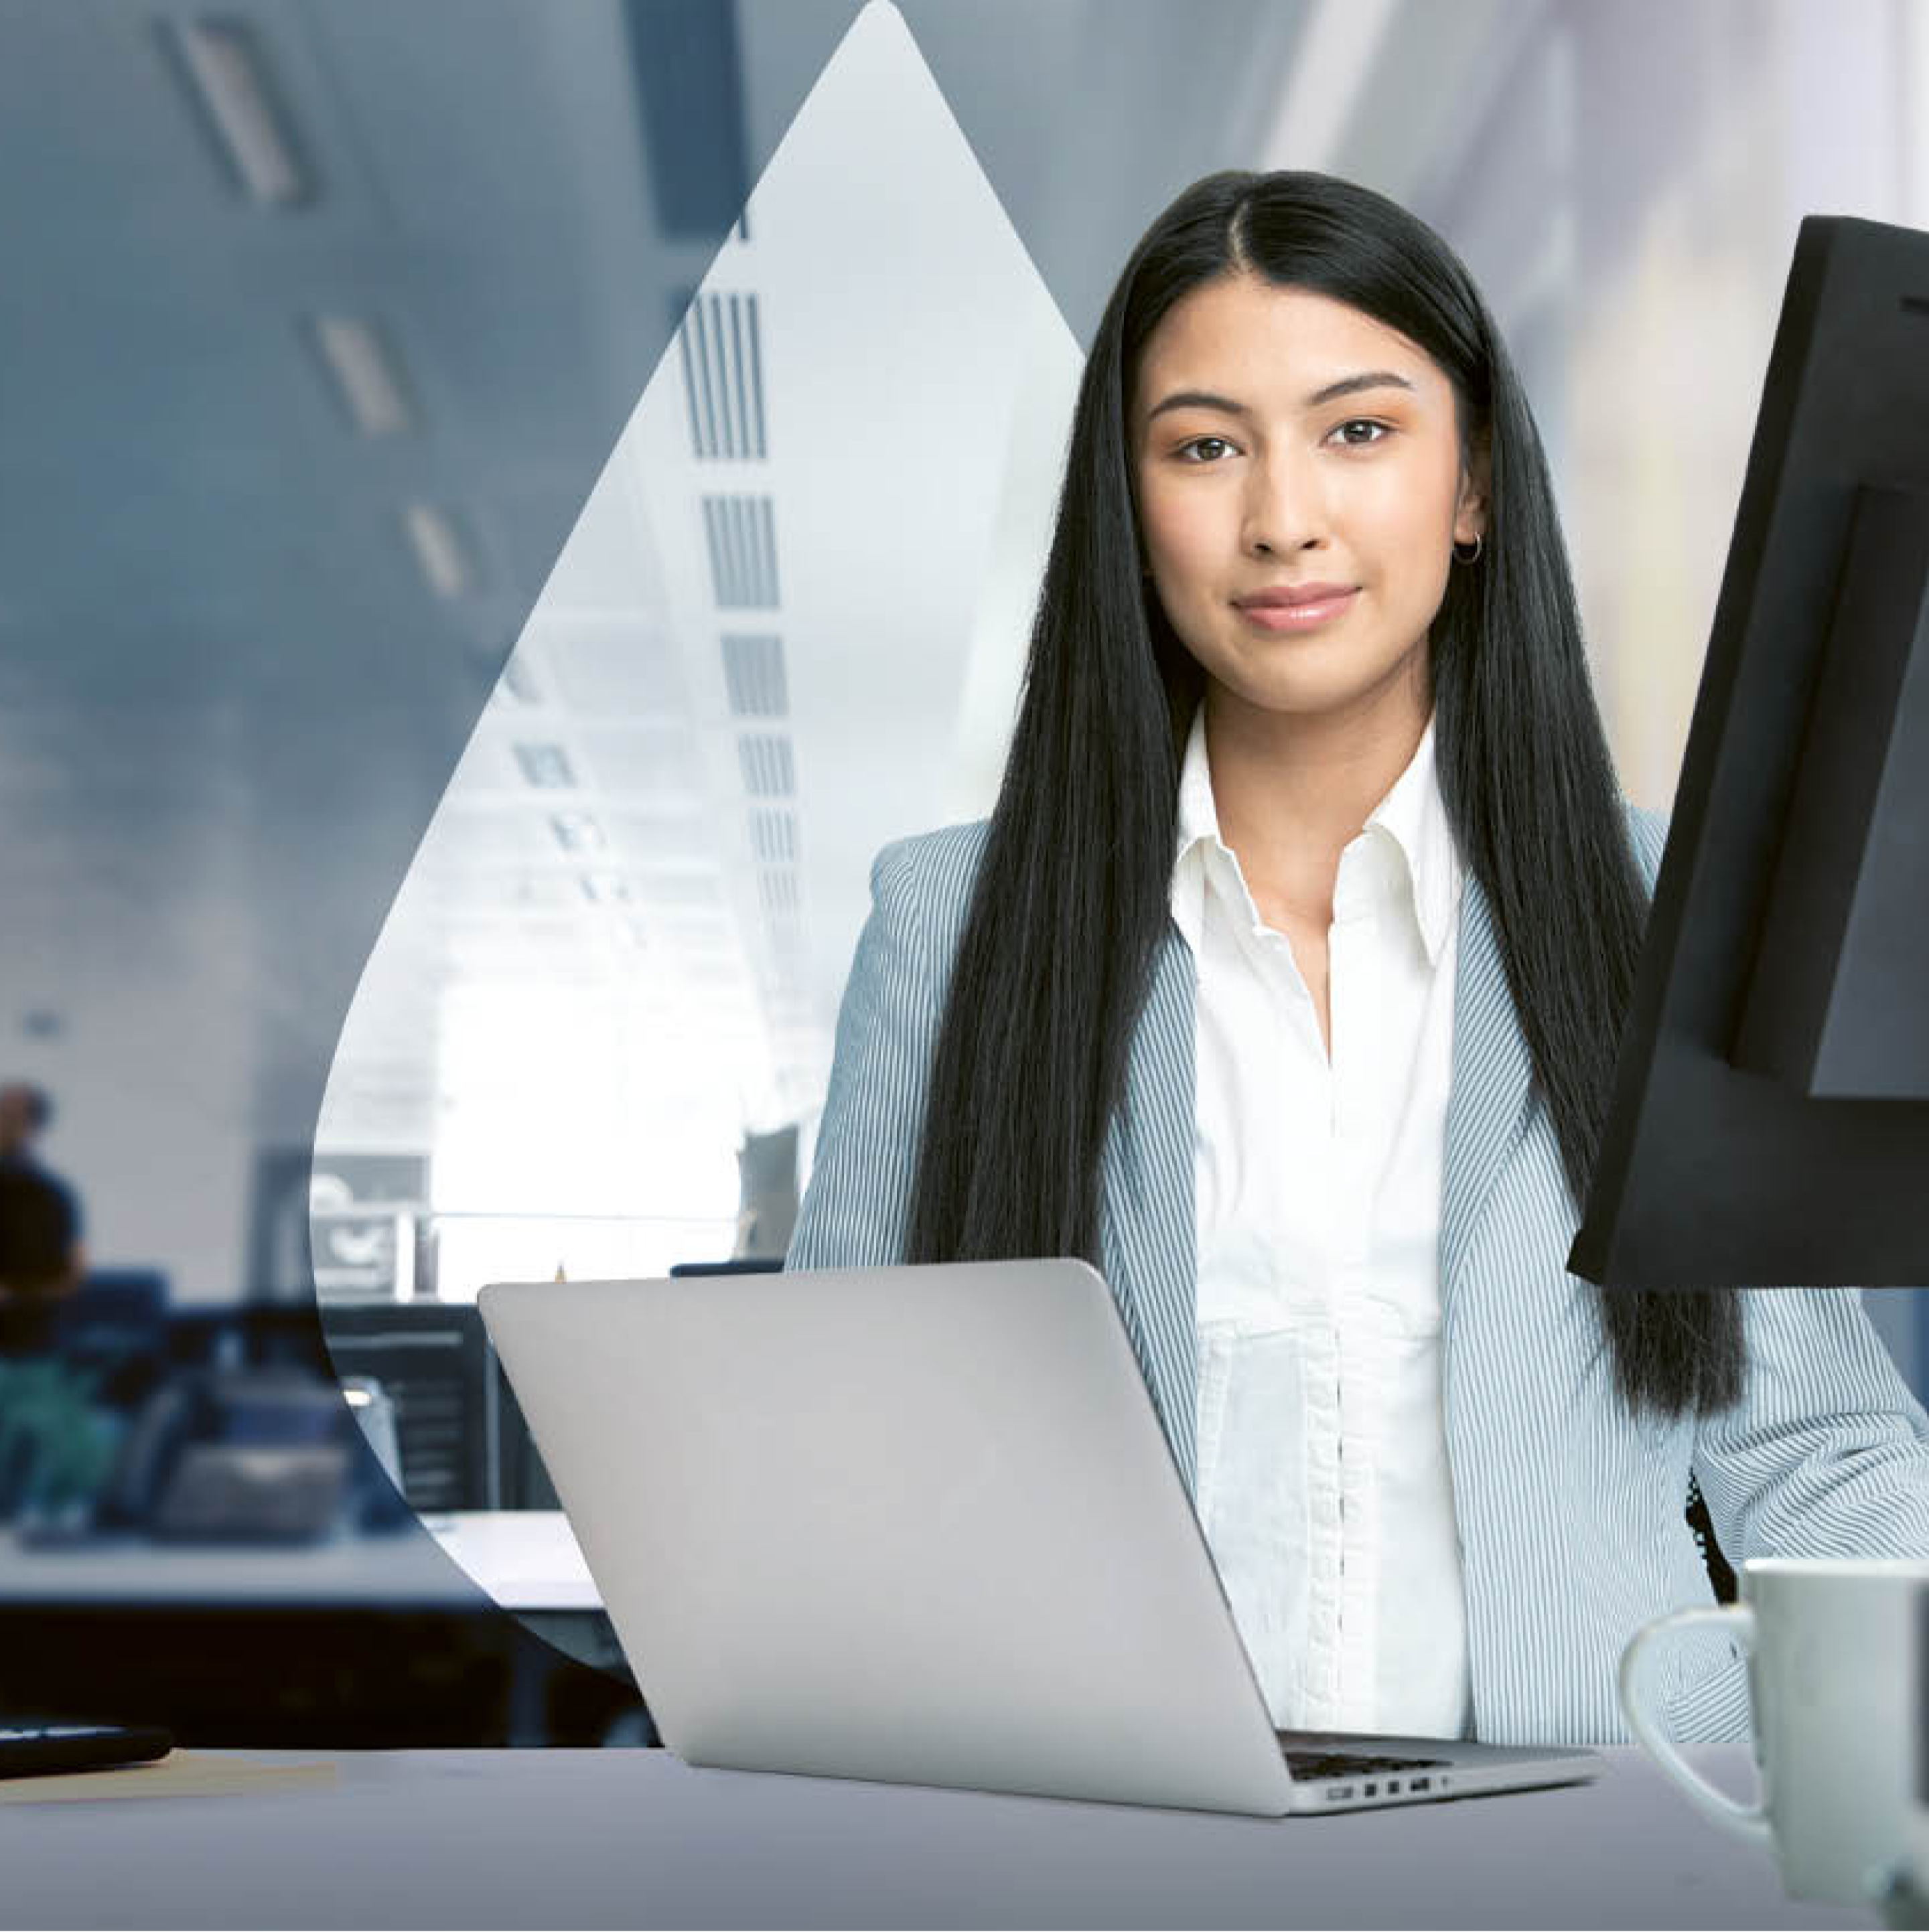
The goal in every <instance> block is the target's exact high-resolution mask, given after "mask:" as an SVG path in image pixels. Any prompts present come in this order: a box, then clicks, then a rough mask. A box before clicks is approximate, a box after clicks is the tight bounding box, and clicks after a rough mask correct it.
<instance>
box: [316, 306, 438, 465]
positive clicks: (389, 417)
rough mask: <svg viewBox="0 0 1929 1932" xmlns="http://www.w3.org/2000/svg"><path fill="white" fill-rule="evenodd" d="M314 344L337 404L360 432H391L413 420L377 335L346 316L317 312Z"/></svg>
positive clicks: (393, 433)
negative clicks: (330, 378)
mask: <svg viewBox="0 0 1929 1932" xmlns="http://www.w3.org/2000/svg"><path fill="white" fill-rule="evenodd" d="M311 327H312V328H313V329H314V336H315V346H316V347H317V349H319V350H320V351H321V356H322V360H323V362H326V364H327V365H328V366H329V374H331V375H332V376H333V377H334V378H335V387H336V388H337V389H338V390H339V391H340V392H341V400H342V407H344V409H346V410H347V411H348V413H349V416H350V420H351V421H352V422H353V423H354V425H355V426H356V428H357V429H358V430H359V431H361V432H362V434H363V435H364V436H393V435H395V434H396V432H397V431H399V430H405V429H407V428H410V427H411V426H412V425H413V422H414V420H415V415H414V412H413V410H411V409H410V407H409V399H408V397H407V394H406V393H405V392H404V389H403V386H402V383H401V378H400V377H399V376H398V374H396V371H395V364H394V363H393V362H392V360H391V359H390V358H389V353H388V351H387V350H385V349H384V348H383V346H382V338H380V336H379V335H377V334H376V332H375V331H374V329H372V328H371V327H370V326H369V325H368V323H365V322H362V321H359V320H357V319H356V317H353V316H352V315H318V316H316V317H314V318H313V319H312V320H311Z"/></svg>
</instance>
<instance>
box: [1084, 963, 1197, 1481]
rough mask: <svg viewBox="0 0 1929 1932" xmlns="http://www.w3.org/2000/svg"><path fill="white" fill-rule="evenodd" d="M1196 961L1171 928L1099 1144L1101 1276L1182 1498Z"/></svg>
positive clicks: (1192, 1410)
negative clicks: (1118, 1101)
mask: <svg viewBox="0 0 1929 1932" xmlns="http://www.w3.org/2000/svg"><path fill="white" fill-rule="evenodd" d="M1195 992H1196V979H1195V975H1194V973H1193V956H1192V954H1191V953H1190V951H1189V950H1187V947H1186V944H1185V942H1184V940H1182V939H1181V938H1180V937H1179V935H1178V930H1177V929H1176V928H1172V929H1168V931H1167V932H1166V935H1165V937H1164V938H1163V940H1162V941H1161V942H1160V947H1159V949H1158V950H1157V953H1155V954H1154V956H1153V968H1152V985H1151V991H1150V992H1148V995H1147V997H1146V1001H1145V1011H1144V1012H1143V1013H1142V1015H1141V1016H1140V1018H1139V1025H1138V1028H1137V1030H1136V1031H1135V1032H1134V1034H1133V1039H1132V1048H1131V1052H1130V1057H1129V1058H1128V1060H1127V1066H1126V1076H1125V1094H1124V1104H1123V1105H1122V1106H1121V1108H1120V1109H1119V1112H1118V1117H1117V1118H1116V1119H1115V1121H1114V1122H1113V1124H1112V1131H1111V1133H1110V1134H1109V1136H1108V1137H1107V1139H1106V1154H1105V1163H1104V1169H1103V1186H1102V1190H1101V1193H1100V1203H1101V1205H1100V1247H1101V1250H1102V1258H1103V1262H1104V1265H1105V1277H1106V1281H1107V1283H1109V1285H1110V1286H1111V1289H1112V1296H1113V1298H1114V1300H1115V1301H1117V1303H1118V1310H1119V1313H1120V1314H1121V1316H1122V1317H1123V1318H1124V1322H1125V1329H1126V1333H1127V1335H1128V1336H1130V1338H1131V1340H1132V1346H1133V1350H1134V1352H1136V1354H1137V1355H1138V1357H1139V1367H1140V1368H1141V1369H1142V1370H1143V1371H1144V1373H1145V1380H1146V1384H1147V1386H1148V1388H1149V1389H1150V1390H1151V1394H1152V1403H1153V1406H1154V1408H1155V1409H1157V1411H1158V1412H1159V1420H1160V1422H1161V1423H1162V1424H1163V1425H1164V1427H1165V1430H1166V1441H1167V1442H1169V1444H1170V1445H1172V1457H1173V1460H1174V1461H1175V1462H1176V1463H1178V1467H1179V1473H1180V1475H1181V1477H1182V1478H1184V1481H1185V1485H1186V1488H1187V1493H1191V1491H1192V1490H1193V1484H1194V1481H1195V1479H1196V1473H1197V1470H1196V1449H1195V1442H1194V1436H1195V1433H1196V1425H1197V1403H1198V1377H1199V1363H1198V1356H1197V1354H1196V1348H1197V1343H1196V1340H1195V1335H1196V1275H1197V1258H1196V1256H1197V1250H1196V1235H1195V1232H1194V1229H1193V1130H1194V1119H1195V1103H1194V1088H1193V1001H1194V998H1195Z"/></svg>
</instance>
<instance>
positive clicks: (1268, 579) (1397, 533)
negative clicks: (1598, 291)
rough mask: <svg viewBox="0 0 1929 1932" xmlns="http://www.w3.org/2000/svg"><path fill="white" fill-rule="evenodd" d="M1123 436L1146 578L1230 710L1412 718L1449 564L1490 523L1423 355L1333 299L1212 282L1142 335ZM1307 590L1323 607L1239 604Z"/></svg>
mask: <svg viewBox="0 0 1929 1932" xmlns="http://www.w3.org/2000/svg"><path fill="white" fill-rule="evenodd" d="M1130 434H1131V437H1132V446H1133V475H1134V481H1135V485H1136V494H1137V498H1138V508H1139V532H1140V537H1141V541H1142V544H1143V546H1144V550H1145V562H1146V563H1147V564H1148V565H1149V566H1150V571H1151V577H1152V580H1153V583H1154V586H1156V588H1157V591H1158V593H1159V597H1160V601H1161V602H1162V603H1163V604H1164V606H1165V609H1166V616H1168V617H1169V619H1171V620H1172V628H1173V629H1174V630H1175V631H1177V632H1178V635H1179V637H1180V638H1181V640H1182V641H1183V642H1184V644H1185V646H1186V647H1187V649H1189V650H1190V652H1192V654H1193V656H1194V657H1195V658H1197V659H1198V660H1199V664H1201V666H1202V667H1203V668H1204V670H1205V673H1206V674H1207V676H1208V679H1210V680H1211V682H1213V683H1214V684H1216V685H1218V686H1219V687H1220V689H1221V691H1222V692H1223V694H1225V695H1226V697H1230V698H1232V700H1235V701H1236V702H1238V703H1243V704H1245V705H1249V706H1254V707H1256V708H1258V709H1262V710H1265V711H1268V712H1278V713H1287V714H1292V715H1295V716H1297V717H1299V718H1303V719H1305V720H1307V721H1311V720H1312V719H1313V718H1314V717H1316V716H1324V717H1328V718H1337V717H1340V716H1343V715H1349V714H1355V715H1357V714H1361V713H1364V712H1369V711H1373V710H1376V709H1378V708H1379V706H1380V705H1381V704H1382V703H1385V702H1388V701H1389V700H1390V701H1391V702H1393V703H1395V704H1397V705H1401V706H1404V705H1406V704H1408V703H1417V705H1418V707H1419V709H1420V711H1421V715H1424V711H1425V708H1426V705H1427V701H1428V685H1427V675H1426V673H1427V626H1428V625H1429V624H1430V622H1432V621H1433V614H1434V613H1435V611H1436V610H1438V609H1439V605H1440V600H1441V597H1442V594H1443V592H1445V589H1446V585H1447V573H1448V570H1449V569H1450V568H1453V567H1454V566H1453V556H1452V548H1451V547H1452V545H1453V544H1454V542H1456V541H1461V542H1466V543H1471V542H1472V541H1473V539H1474V538H1475V536H1477V535H1480V534H1481V531H1482V530H1483V529H1484V523H1485V515H1486V505H1485V499H1484V484H1483V482H1482V481H1481V477H1480V474H1479V472H1481V470H1482V469H1484V464H1482V463H1480V462H1479V461H1478V460H1477V461H1476V463H1475V475H1472V476H1466V475H1463V467H1462V462H1461V452H1460V432H1459V426H1458V424H1457V422H1456V419H1455V415H1454V390H1453V386H1452V385H1451V383H1449V382H1448V379H1447V377H1446V375H1445V373H1444V372H1443V371H1442V370H1441V368H1440V367H1439V365H1438V364H1437V363H1436V362H1434V361H1433V359H1432V358H1431V357H1430V356H1427V354H1426V353H1425V352H1424V350H1421V349H1420V348H1419V347H1418V346H1417V345H1416V344H1414V343H1412V342H1411V341H1409V340H1408V338H1406V337H1405V336H1404V335H1400V333H1399V332H1397V331H1396V330H1394V329H1389V328H1388V327H1387V326H1385V324H1384V323H1379V322H1376V321H1375V320H1373V318H1372V317H1370V316H1367V315H1366V314H1363V313H1362V312H1361V311H1360V310H1358V309H1356V308H1350V307H1349V306H1348V305H1346V303H1344V302H1336V301H1334V300H1333V299H1331V297H1329V296H1322V295H1315V294H1313V293H1312V292H1311V291H1310V290H1304V289H1298V288H1286V287H1280V286H1279V285H1278V284H1275V283H1271V282H1268V281H1263V280H1262V279H1260V278H1257V277H1255V276H1251V275H1229V276H1226V277H1222V278H1220V279H1218V280H1217V281H1212V282H1209V283H1207V284H1204V285H1203V286H1202V287H1199V288H1197V289H1195V290H1193V292H1192V293H1191V294H1190V295H1189V296H1186V297H1185V298H1184V299H1182V300H1181V301H1180V302H1176V303H1175V304H1174V305H1173V306H1172V308H1170V309H1169V310H1168V311H1166V314H1165V315H1164V316H1163V317H1161V318H1160V322H1159V326H1157V329H1154V331H1153V332H1152V335H1151V337H1150V338H1149V339H1148V341H1147V344H1146V346H1145V351H1144V353H1143V355H1142V359H1141V361H1140V365H1139V374H1138V380H1137V382H1136V385H1135V386H1134V391H1133V398H1132V402H1131V411H1130ZM1313 586H1330V589H1331V594H1330V595H1329V594H1326V592H1324V591H1322V592H1321V593H1320V594H1319V595H1317V596H1316V598H1314V600H1313V601H1310V602H1301V603H1298V604H1290V603H1286V604H1282V603H1277V602H1276V603H1273V604H1267V603H1265V602H1264V601H1262V602H1259V603H1257V604H1256V603H1254V602H1253V601H1250V600H1252V599H1253V598H1255V597H1256V596H1258V597H1260V598H1264V597H1265V595H1266V593H1268V592H1271V593H1273V594H1274V595H1275V596H1277V595H1278V594H1279V593H1280V592H1293V593H1295V595H1298V594H1299V593H1301V592H1304V591H1305V590H1306V589H1309V588H1311V587H1313Z"/></svg>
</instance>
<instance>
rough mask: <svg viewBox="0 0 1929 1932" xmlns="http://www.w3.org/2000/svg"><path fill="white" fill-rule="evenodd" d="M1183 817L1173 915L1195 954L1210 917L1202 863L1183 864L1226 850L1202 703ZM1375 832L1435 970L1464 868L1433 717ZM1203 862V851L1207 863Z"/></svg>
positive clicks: (1189, 743)
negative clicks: (1400, 874) (1402, 881)
mask: <svg viewBox="0 0 1929 1932" xmlns="http://www.w3.org/2000/svg"><path fill="white" fill-rule="evenodd" d="M1375 826H1377V827H1378V828H1379V830H1380V831H1381V832H1382V834H1383V835H1385V836H1386V837H1387V838H1390V839H1391V841H1393V843H1394V847H1396V849H1397V850H1398V852H1399V853H1400V856H1401V858H1402V859H1403V860H1404V861H1405V862H1406V876H1407V879H1408V881H1409V885H1410V886H1411V888H1412V901H1413V910H1414V917H1415V922H1416V923H1417V924H1418V926H1419V928H1420V938H1421V944H1422V945H1423V946H1424V947H1426V949H1427V962H1428V963H1429V964H1430V965H1437V964H1438V963H1439V958H1440V950H1441V948H1442V947H1443V946H1445V944H1446V943H1447V938H1448V934H1449V933H1450V932H1451V930H1452V929H1453V924H1454V917H1455V915H1456V913H1457V911H1458V910H1459V906H1460V883H1461V868H1460V854H1459V853H1458V851H1457V850H1456V848H1455V846H1454V834H1453V829H1452V828H1451V826H1449V825H1448V822H1447V807H1446V804H1445V801H1444V800H1443V799H1442V797H1441V796H1440V787H1439V775H1438V773H1437V772H1436V769H1435V766H1434V757H1433V719H1432V718H1428V719H1427V728H1426V730H1424V731H1423V732H1421V734H1420V742H1419V744H1418V746H1417V747H1416V748H1415V751H1414V754H1413V756H1412V759H1411V760H1409V762H1408V764H1407V767H1406V770H1405V771H1403V772H1401V774H1400V776H1399V777H1398V778H1396V779H1395V780H1394V784H1393V788H1392V789H1391V790H1390V791H1389V792H1388V793H1387V795H1386V796H1385V798H1383V799H1381V801H1380V802H1379V804H1378V805H1376V806H1375V807H1374V808H1373V810H1372V811H1370V813H1369V814H1367V823H1366V826H1365V827H1364V828H1363V829H1365V830H1371V829H1373V828H1374V827H1375ZM1199 847H1205V848H1206V849H1207V850H1212V849H1214V848H1217V850H1221V851H1227V850H1228V848H1227V847H1226V845H1225V844H1224V842H1223V841H1222V839H1221V838H1220V830H1219V808H1218V806H1217V804H1216V803H1215V802H1214V799H1213V795H1212V768H1211V762H1210V760H1209V759H1208V755H1207V752H1206V732H1205V706H1204V705H1203V704H1202V705H1199V706H1197V707H1196V709H1195V710H1194V711H1193V724H1192V729H1191V730H1190V732H1189V733H1187V738H1186V751H1185V757H1184V760H1183V761H1182V762H1181V765H1180V768H1179V799H1178V850H1177V852H1176V853H1175V859H1176V861H1178V866H1177V874H1176V877H1175V889H1174V895H1173V911H1174V915H1175V917H1176V918H1177V919H1178V923H1179V927H1180V930H1181V932H1183V933H1184V935H1185V937H1186V938H1187V941H1188V942H1189V943H1190V944H1192V945H1193V948H1194V950H1195V951H1196V950H1197V947H1198V938H1199V926H1200V923H1201V921H1202V917H1203V911H1204V905H1203V901H1204V898H1205V876H1204V873H1205V868H1204V865H1203V859H1204V856H1205V853H1203V852H1202V853H1201V854H1200V857H1201V860H1202V863H1201V864H1200V865H1198V866H1196V867H1194V866H1189V865H1186V864H1184V860H1185V859H1187V857H1188V856H1189V855H1190V854H1191V853H1193V851H1194V850H1196V849H1197V848H1199ZM1229 856H1230V854H1229Z"/></svg>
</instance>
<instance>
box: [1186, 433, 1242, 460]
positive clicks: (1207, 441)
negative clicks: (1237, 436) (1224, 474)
mask: <svg viewBox="0 0 1929 1932" xmlns="http://www.w3.org/2000/svg"><path fill="white" fill-rule="evenodd" d="M1231 448H1232V444H1231V443H1228V442H1227V441H1226V439H1225V437H1223V436H1196V437H1193V440H1191V442H1190V443H1181V444H1180V446H1179V455H1181V458H1184V460H1186V461H1187V462H1188V463H1216V462H1217V461H1218V460H1219V459H1218V458H1217V456H1210V455H1194V454H1193V452H1196V451H1200V450H1205V449H1214V450H1221V449H1231Z"/></svg>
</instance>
